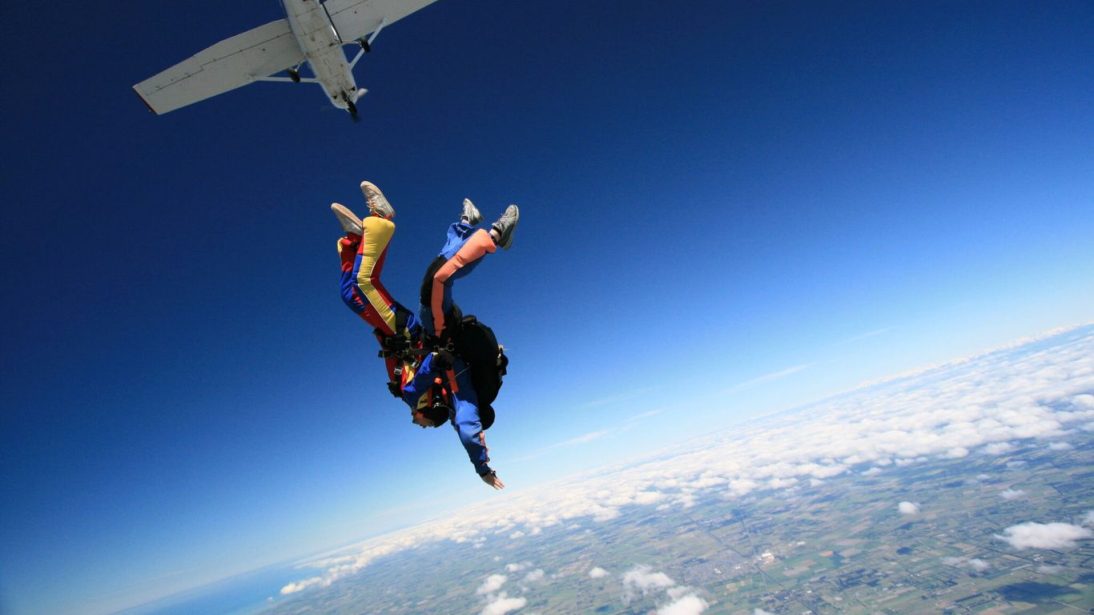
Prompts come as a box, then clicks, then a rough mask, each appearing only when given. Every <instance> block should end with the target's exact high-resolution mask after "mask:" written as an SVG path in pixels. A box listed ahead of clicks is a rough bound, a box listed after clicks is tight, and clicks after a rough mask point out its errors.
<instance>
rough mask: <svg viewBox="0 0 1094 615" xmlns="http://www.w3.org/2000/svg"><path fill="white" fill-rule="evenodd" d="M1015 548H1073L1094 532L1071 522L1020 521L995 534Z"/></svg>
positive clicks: (1092, 535)
mask: <svg viewBox="0 0 1094 615" xmlns="http://www.w3.org/2000/svg"><path fill="white" fill-rule="evenodd" d="M995 537H996V538H998V539H999V540H1005V541H1007V542H1008V543H1010V546H1012V547H1014V548H1015V549H1072V548H1074V547H1076V546H1077V545H1078V542H1079V541H1080V540H1085V539H1087V538H1091V537H1094V532H1091V531H1090V530H1088V529H1086V528H1085V527H1081V526H1078V525H1071V524H1070V523H1060V522H1053V523H1035V522H1032V521H1030V522H1029V523H1019V524H1018V525H1012V526H1010V527H1008V528H1006V529H1005V530H1003V535H1002V536H1000V535H999V534H996V535H995Z"/></svg>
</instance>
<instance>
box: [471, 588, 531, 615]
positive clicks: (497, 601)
mask: <svg viewBox="0 0 1094 615" xmlns="http://www.w3.org/2000/svg"><path fill="white" fill-rule="evenodd" d="M526 604H528V599H527V598H510V597H509V596H507V595H506V594H505V592H502V593H500V594H498V595H497V596H495V597H494V599H493V600H491V601H490V602H489V603H488V604H487V605H486V607H484V608H483V609H482V612H481V614H480V615H505V614H506V613H511V612H513V611H516V610H518V609H522V608H524V605H526Z"/></svg>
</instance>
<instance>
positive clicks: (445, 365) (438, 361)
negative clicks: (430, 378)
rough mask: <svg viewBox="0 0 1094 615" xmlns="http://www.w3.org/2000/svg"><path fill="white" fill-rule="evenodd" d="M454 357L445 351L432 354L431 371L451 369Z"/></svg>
mask: <svg viewBox="0 0 1094 615" xmlns="http://www.w3.org/2000/svg"><path fill="white" fill-rule="evenodd" d="M454 360H455V357H453V356H452V353H451V352H448V351H447V350H438V351H437V352H434V353H433V370H434V371H438V372H443V371H447V370H450V369H452V363H453V361H454Z"/></svg>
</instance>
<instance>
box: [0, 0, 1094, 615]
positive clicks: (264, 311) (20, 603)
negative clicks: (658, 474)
mask: <svg viewBox="0 0 1094 615" xmlns="http://www.w3.org/2000/svg"><path fill="white" fill-rule="evenodd" d="M279 11H280V9H279V7H278V6H277V4H276V3H274V2H248V3H233V4H232V5H231V6H224V5H222V4H218V3H212V2H204V1H201V2H177V1H170V2H161V3H156V4H155V5H153V4H148V3H145V4H140V5H133V6H130V7H127V8H126V10H125V11H121V12H118V13H117V14H114V13H111V14H104V13H101V12H99V11H96V10H95V9H94V8H93V7H77V8H75V9H67V8H66V9H62V8H61V7H60V6H52V5H51V6H42V7H33V8H32V7H31V6H30V5H13V6H10V7H9V6H6V7H5V8H4V9H3V15H4V19H3V20H2V21H3V23H4V29H5V32H4V36H3V37H0V40H2V41H3V42H2V43H0V44H2V45H3V46H4V50H5V51H6V53H5V57H7V58H9V59H12V61H10V62H9V63H8V66H6V75H7V83H8V84H9V86H8V87H6V88H5V89H4V92H3V94H0V96H2V97H3V102H4V105H3V107H4V110H5V113H4V114H3V122H4V126H3V128H4V130H3V134H4V139H3V147H4V161H5V162H4V172H3V174H2V180H3V202H4V210H5V216H4V219H5V225H4V227H5V229H6V235H7V238H6V240H5V241H4V242H3V244H2V246H0V250H2V255H3V259H2V262H3V263H4V279H5V281H6V286H7V292H6V293H5V301H4V302H3V308H2V309H3V318H2V319H0V322H2V323H3V324H2V326H3V328H4V329H3V331H4V332H3V340H4V342H3V373H4V377H3V382H2V385H0V386H2V391H3V396H2V399H3V425H2V429H0V433H2V436H0V438H3V441H2V445H3V450H4V454H3V456H2V457H0V465H2V468H3V476H4V481H3V486H2V487H0V493H2V500H0V501H2V506H3V510H2V512H3V517H4V523H2V524H0V544H2V545H3V549H2V552H0V607H2V608H4V609H5V610H11V611H13V612H17V613H21V612H56V611H66V610H67V611H71V610H74V609H76V608H77V605H80V606H81V607H82V609H81V610H83V609H92V610H96V609H97V610H109V609H117V608H122V607H125V606H130V605H133V604H136V603H139V602H143V601H147V600H151V599H154V598H156V597H159V596H162V595H165V594H168V593H171V592H174V591H178V590H181V589H185V588H189V587H193V586H195V585H199V584H202V583H206V582H211V581H214V580H218V579H221V578H224V577H226V576H228V575H231V574H234V573H238V572H242V571H245V570H249V569H253V568H257V567H259V566H263V565H266V564H270V563H273V562H278V561H283V560H286V559H289V558H293V557H296V556H300V555H303V554H307V553H311V552H315V551H318V550H322V549H324V548H328V547H332V546H336V545H338V544H342V543H345V542H348V541H350V540H353V539H356V538H360V537H363V536H367V535H372V534H375V533H378V532H383V531H386V530H389V529H391V528H393V527H398V526H402V525H406V524H407V523H411V522H413V521H417V520H420V519H422V518H423V516H427V515H433V514H437V515H441V514H445V512H446V511H449V510H454V509H455V508H456V507H458V506H460V505H462V504H465V503H470V502H478V501H482V500H483V499H487V498H491V497H506V496H505V494H493V493H491V492H490V491H489V490H488V489H487V488H485V487H484V486H483V485H482V484H481V483H479V482H478V480H477V478H476V477H475V476H474V473H473V471H472V469H471V467H470V464H468V463H467V461H466V457H465V456H464V453H463V452H462V450H461V449H460V446H459V444H458V441H457V438H456V436H455V435H454V434H452V433H450V431H449V430H448V429H442V430H430V431H426V432H423V431H420V430H418V429H417V428H413V427H412V426H411V425H410V422H409V420H408V417H407V413H406V411H405V409H404V408H403V407H402V406H400V405H399V404H398V403H397V402H396V401H395V400H393V399H392V398H391V397H390V396H389V395H388V393H387V392H386V389H385V387H384V385H383V379H384V377H383V371H382V369H381V367H380V364H379V361H378V360H377V359H376V358H375V347H374V342H373V341H372V340H371V337H370V335H369V334H368V331H367V330H365V329H364V327H362V326H361V325H360V323H359V322H358V321H357V320H356V318H355V317H353V316H352V315H351V314H350V313H349V312H348V311H347V310H346V309H345V308H344V306H343V305H342V304H341V302H340V300H339V299H338V295H337V258H336V255H335V252H334V247H333V245H334V240H335V238H336V237H337V234H338V227H337V223H336V222H335V220H334V218H333V217H332V216H331V215H330V213H329V211H328V209H327V207H328V205H329V203H330V202H331V201H333V200H337V201H341V202H343V203H346V204H348V205H350V206H352V207H355V208H357V209H358V210H360V209H361V208H362V203H361V198H360V193H359V191H358V189H357V184H358V182H359V181H360V180H361V179H366V178H367V179H371V180H372V181H374V182H376V183H377V184H378V185H379V186H380V187H381V188H383V189H384V190H385V192H386V193H387V194H388V196H389V198H390V199H391V201H392V203H393V204H394V206H395V207H396V209H397V211H398V215H397V217H396V220H395V221H396V224H397V229H398V230H397V233H396V236H395V239H394V242H393V244H392V247H391V252H390V254H389V257H388V261H389V262H388V265H387V269H386V270H385V282H386V284H387V286H388V288H389V289H390V290H391V291H392V292H393V293H394V294H395V296H396V297H397V298H399V299H400V300H402V301H403V302H404V303H411V302H412V301H413V297H414V296H415V295H414V293H415V292H416V289H417V284H418V281H419V280H420V276H421V272H422V270H423V269H424V267H425V266H426V265H427V264H428V262H429V260H430V259H431V258H432V256H433V255H434V254H435V253H436V251H437V249H438V248H439V247H440V243H441V240H442V239H443V232H444V227H445V225H446V224H447V223H448V222H449V221H450V219H451V218H452V217H453V216H454V215H456V214H457V213H458V210H459V206H460V201H461V200H462V198H463V197H465V196H469V197H471V198H472V199H474V200H475V201H476V203H478V205H479V206H480V208H481V209H482V210H483V212H484V214H485V215H486V216H487V217H488V218H491V219H492V218H493V217H494V216H496V215H498V214H499V213H500V211H501V210H502V209H503V208H504V206H505V205H506V204H508V203H509V202H516V203H519V204H520V205H521V207H522V212H523V219H522V222H521V226H520V229H519V231H518V234H517V237H516V242H515V246H514V248H513V249H512V250H511V251H509V252H504V253H499V254H497V255H495V256H492V257H490V259H489V261H488V262H486V263H484V264H483V266H482V267H480V268H479V269H478V270H476V273H475V276H473V277H472V278H469V279H467V280H464V281H461V284H460V286H459V287H458V288H457V289H456V297H457V300H458V301H459V302H460V303H461V305H462V306H463V307H464V310H465V311H466V312H471V313H476V314H478V315H479V316H481V317H482V318H483V320H485V321H486V322H488V323H489V324H491V325H492V326H493V327H494V328H495V330H496V331H497V332H498V334H499V336H500V338H501V339H502V341H503V343H505V344H506V346H507V347H508V348H509V349H510V354H511V356H512V361H513V365H512V369H511V373H510V376H509V378H508V379H507V381H506V384H505V388H504V389H503V391H502V394H501V397H500V398H499V403H498V408H499V417H498V423H497V425H496V426H495V427H494V428H492V429H491V430H490V434H489V443H490V445H491V452H492V457H493V460H494V465H495V466H496V467H497V469H498V471H499V474H500V475H501V476H502V477H503V479H505V481H506V482H507V483H508V484H509V485H510V489H512V490H517V491H519V490H521V489H525V488H529V487H531V486H534V485H536V484H538V483H540V482H543V481H546V480H549V479H551V478H556V477H559V476H563V475H566V474H568V473H572V472H574V471H577V470H583V469H589V468H592V467H595V466H597V465H599V464H602V463H606V462H610V461H616V460H619V459H622V458H624V457H626V456H629V455H637V454H641V453H643V452H645V451H649V450H653V449H656V448H658V447H659V446H663V445H666V444H669V443H671V442H674V441H676V440H677V439H679V438H683V437H686V436H688V435H694V434H696V433H701V432H704V431H708V430H710V429H712V428H715V427H722V426H727V427H728V426H729V425H730V423H731V422H732V421H734V420H740V419H742V418H743V417H747V416H748V415H750V414H756V413H761V412H766V411H771V410H775V409H779V408H784V407H788V406H792V405H795V404H800V403H805V402H808V401H810V400H813V399H816V398H818V397H822V396H824V395H828V394H831V393H833V392H836V391H840V390H843V389H846V388H848V387H851V386H854V385H855V384H857V383H859V382H862V381H865V380H870V379H873V378H878V377H881V376H884V375H886V374H890V373H893V372H895V371H899V370H903V369H908V368H911V367H914V366H916V365H920V364H923V363H927V362H932V361H938V360H942V359H946V358H950V357H952V356H955V355H960V354H962V353H967V352H971V351H974V350H978V349H981V348H984V347H987V346H991V345H994V344H999V343H1002V342H1005V341H1008V340H1010V339H1012V338H1015V337H1019V336H1023V335H1028V334H1033V333H1037V332H1040V331H1042V330H1044V329H1048V328H1051V327H1055V326H1061V325H1070V324H1077V323H1079V322H1086V321H1090V320H1091V319H1092V315H1094V309H1092V306H1094V285H1092V284H1091V283H1090V280H1094V241H1091V237H1094V151H1092V149H1091V147H1090V144H1091V143H1094V74H1092V73H1091V71H1090V58H1091V57H1094V43H1092V42H1091V41H1090V37H1089V36H1088V34H1089V32H1090V31H1091V30H1092V29H1094V10H1092V9H1091V7H1090V6H1089V4H1087V3H1082V2H1051V3H1038V4H1035V5H1030V4H1028V3H1019V2H1013V3H1012V2H1003V3H1000V2H991V3H989V2H980V3H964V4H961V5H955V4H953V3H914V4H912V3H908V4H895V3H890V4H887V5H884V6H883V5H879V4H877V3H856V4H848V3H809V4H790V3H747V4H746V3H721V2H698V3H691V4H690V5H689V6H688V7H687V8H684V9H681V8H679V7H675V8H673V7H669V6H668V5H666V4H665V3H655V2H626V3H623V2H597V3H571V4H567V3H559V2H531V1H529V2H521V3H506V2H500V1H499V2H487V1H483V2H474V3H470V2H456V1H455V0H440V2H438V3H436V4H435V5H433V6H431V7H429V8H427V9H426V10H424V11H422V12H421V13H419V14H416V15H413V16H411V17H410V18H407V19H406V20H405V21H402V22H399V23H398V24H396V25H395V26H393V27H391V28H390V29H387V30H385V31H384V33H383V34H382V36H381V37H380V40H379V41H378V43H377V46H376V50H375V51H374V52H373V53H372V54H370V56H369V57H367V58H365V59H364V60H363V61H362V63H361V64H360V65H358V70H357V78H358V81H359V82H360V83H362V84H363V85H364V86H365V87H368V88H369V89H370V93H369V94H368V95H367V96H366V97H365V98H364V100H363V102H362V104H361V105H360V106H361V111H362V121H361V122H360V123H359V124H353V123H351V122H350V121H349V119H348V118H347V117H346V116H345V115H344V114H343V113H340V112H337V111H336V110H334V109H333V108H329V105H327V103H326V102H325V100H324V98H323V96H322V94H321V92H320V91H319V89H318V88H315V87H314V86H295V87H292V86H288V85H281V84H256V85H253V86H250V87H248V88H245V89H243V90H239V91H237V92H233V93H230V94H227V95H224V96H221V97H218V98H216V99H213V100H210V101H206V102H204V103H201V104H198V105H195V106H193V107H189V108H185V109H182V110H179V111H176V112H173V113H171V114H168V115H166V116H163V117H156V116H153V115H151V114H148V113H147V112H146V111H145V109H144V107H143V105H141V103H140V101H139V100H138V99H137V98H136V96H134V94H133V92H132V91H131V90H130V86H131V85H132V84H133V83H136V82H137V81H140V80H142V79H144V78H146V77H147V76H150V75H151V74H154V73H155V72H157V71H159V70H161V69H163V68H166V67H167V66H169V65H171V64H173V63H175V62H177V61H180V60H182V59H183V58H185V57H187V56H188V55H190V54H192V53H195V52H197V51H199V50H200V49H202V48H203V47H205V46H208V45H210V44H212V43H214V42H216V41H218V40H220V39H222V38H225V37H227V36H230V35H233V34H235V33H237V32H239V31H242V30H245V29H247V28H250V27H254V26H257V25H259V24H262V23H265V22H266V21H269V20H273V19H276V18H278V17H279V15H280V12H279ZM41 24H49V29H48V31H42V30H41V29H40V27H41ZM16 58H19V60H15V59H16Z"/></svg>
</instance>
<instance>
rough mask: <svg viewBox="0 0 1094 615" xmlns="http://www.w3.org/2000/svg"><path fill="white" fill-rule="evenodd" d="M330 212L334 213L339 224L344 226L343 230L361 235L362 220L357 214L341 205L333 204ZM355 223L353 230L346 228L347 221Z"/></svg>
mask: <svg viewBox="0 0 1094 615" xmlns="http://www.w3.org/2000/svg"><path fill="white" fill-rule="evenodd" d="M330 210H331V211H333V212H334V216H335V217H336V218H338V222H339V224H341V225H342V230H343V231H346V232H347V233H357V234H358V235H360V234H361V219H360V218H358V217H357V214H355V213H353V211H352V210H351V209H350V208H349V207H346V206H345V205H343V204H341V203H331V204H330ZM347 220H348V221H350V222H353V228H346V223H345V221H347Z"/></svg>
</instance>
